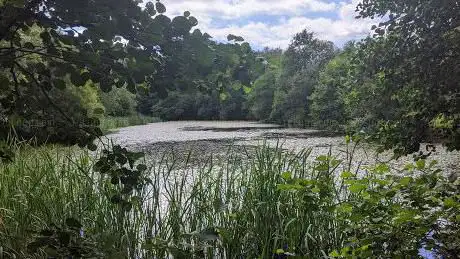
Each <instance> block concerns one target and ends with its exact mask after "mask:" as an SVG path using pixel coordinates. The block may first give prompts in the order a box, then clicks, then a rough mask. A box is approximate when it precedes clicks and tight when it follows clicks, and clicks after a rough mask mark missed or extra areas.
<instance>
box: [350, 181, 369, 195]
mask: <svg viewBox="0 0 460 259" xmlns="http://www.w3.org/2000/svg"><path fill="white" fill-rule="evenodd" d="M348 189H349V190H350V191H351V192H352V193H360V192H361V191H364V190H366V189H367V186H366V185H364V184H360V183H355V184H352V185H351V186H350V187H348Z"/></svg>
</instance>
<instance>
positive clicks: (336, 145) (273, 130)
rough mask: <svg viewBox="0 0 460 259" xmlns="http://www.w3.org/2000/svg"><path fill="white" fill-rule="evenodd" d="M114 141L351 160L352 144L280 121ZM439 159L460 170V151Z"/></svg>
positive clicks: (157, 129) (180, 150) (366, 149)
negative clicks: (263, 149)
mask: <svg viewBox="0 0 460 259" xmlns="http://www.w3.org/2000/svg"><path fill="white" fill-rule="evenodd" d="M108 137H109V138H111V139H112V140H113V141H114V143H116V144H120V145H122V146H126V147H128V148H129V149H132V150H136V151H144V152H146V153H147V154H148V155H150V156H151V157H158V156H160V155H161V154H164V153H172V154H175V155H178V156H180V155H182V154H183V155H184V156H185V155H186V154H188V153H189V152H192V153H193V154H195V155H196V156H197V157H198V158H204V157H205V156H209V155H213V156H219V155H225V154H226V153H227V152H228V150H229V148H230V147H231V148H232V149H233V150H235V148H236V149H238V150H245V151H247V149H250V148H251V147H254V146H257V145H261V144H264V143H266V144H267V145H270V146H273V147H276V146H281V147H282V148H283V149H285V150H288V151H293V152H298V151H301V150H303V149H306V148H311V149H312V154H311V156H310V157H312V158H315V157H316V156H318V155H325V154H328V152H329V151H331V152H332V154H333V155H334V156H337V157H339V158H341V159H346V157H347V152H346V149H347V147H346V145H345V140H344V137H343V136H337V135H334V134H330V133H327V132H324V131H318V130H314V129H296V128H283V127H281V126H279V125H275V124H264V123H258V122H249V121H173V122H160V123H152V124H148V125H142V126H134V127H127V128H121V129H119V130H118V131H117V132H115V133H113V134H111V135H109V136H108ZM390 158H391V152H386V153H384V154H376V153H375V152H374V149H373V148H372V147H370V146H368V145H361V146H359V148H358V149H356V150H355V151H354V158H353V160H354V163H358V164H360V165H366V164H373V163H376V162H382V161H388V160H389V159H390ZM433 159H435V160H438V161H439V162H440V164H441V165H442V166H443V168H445V169H446V172H447V173H449V172H451V171H453V170H457V169H458V161H460V153H459V152H447V151H446V150H445V148H443V147H441V146H437V150H436V152H435V153H434V154H433V155H432V156H431V157H430V160H433ZM411 161H412V157H410V156H408V157H405V158H401V159H399V160H398V161H393V162H392V163H393V164H395V166H397V165H400V164H404V163H407V162H411Z"/></svg>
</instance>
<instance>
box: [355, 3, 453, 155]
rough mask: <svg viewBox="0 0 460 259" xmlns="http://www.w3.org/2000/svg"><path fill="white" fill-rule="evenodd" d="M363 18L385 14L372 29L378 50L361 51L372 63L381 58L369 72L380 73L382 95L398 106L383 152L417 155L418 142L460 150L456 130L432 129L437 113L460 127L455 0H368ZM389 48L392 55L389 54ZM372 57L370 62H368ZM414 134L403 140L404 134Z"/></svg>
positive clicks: (363, 5)
mask: <svg viewBox="0 0 460 259" xmlns="http://www.w3.org/2000/svg"><path fill="white" fill-rule="evenodd" d="M357 10H358V11H359V14H360V16H361V17H363V18H366V17H383V16H388V19H387V21H385V22H383V23H381V24H379V25H378V26H375V27H374V29H375V31H376V33H377V35H378V36H377V38H379V39H378V40H376V41H377V42H381V43H382V46H381V47H379V49H380V50H379V51H378V52H377V51H374V50H378V49H376V48H375V47H373V46H372V45H370V46H371V48H370V49H365V50H364V51H366V52H367V55H369V59H368V60H372V59H374V58H375V56H377V55H376V54H377V53H379V54H383V55H381V57H380V58H379V59H381V62H379V63H378V67H374V66H371V67H370V69H369V70H366V71H369V72H370V73H374V74H377V73H383V76H384V81H385V82H386V84H385V86H384V89H385V90H384V93H385V95H386V96H391V98H392V99H393V100H394V101H395V102H396V104H397V105H395V106H394V107H395V108H396V115H395V117H394V118H391V120H390V124H391V126H390V127H392V128H394V129H395V131H394V132H388V130H387V127H382V129H381V135H391V137H389V138H386V139H383V140H382V142H383V144H384V145H385V147H386V148H390V147H392V146H394V145H397V146H398V149H399V153H410V152H414V151H417V150H418V148H419V143H422V142H426V141H430V140H432V139H438V140H441V141H442V142H443V143H444V144H446V145H447V146H448V147H449V148H450V149H458V148H459V143H460V142H459V141H458V139H459V137H458V136H459V134H460V133H459V131H458V129H459V127H458V126H457V127H455V129H450V130H447V131H436V130H433V129H432V128H431V127H430V122H431V121H432V120H433V119H435V118H436V117H437V116H438V115H440V114H442V115H444V116H447V117H450V118H452V119H453V120H454V125H458V122H459V121H458V114H459V112H460V111H459V109H458V107H459V106H458V96H459V95H458V91H459V89H460V88H459V87H458V82H459V80H458V77H457V76H456V75H458V74H459V71H458V69H459V67H458V65H457V64H458V57H459V55H460V45H459V42H460V41H459V40H458V39H459V37H460V31H459V30H458V27H459V26H460V20H459V17H458V15H457V14H458V12H459V10H460V7H459V6H458V4H457V3H456V2H455V1H429V2H426V3H425V2H423V3H422V2H417V1H403V2H401V1H391V0H390V1H382V0H367V1H363V3H361V4H359V5H358V8H357ZM390 49H391V51H390ZM371 57H372V58H371ZM408 135H410V136H412V137H410V138H407V137H406V136H408Z"/></svg>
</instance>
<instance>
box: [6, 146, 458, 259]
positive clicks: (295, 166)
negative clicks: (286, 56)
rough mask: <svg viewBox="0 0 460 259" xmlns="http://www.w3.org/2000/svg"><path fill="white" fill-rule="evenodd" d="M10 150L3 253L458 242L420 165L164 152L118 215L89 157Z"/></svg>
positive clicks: (287, 250) (335, 253)
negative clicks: (193, 159) (196, 157)
mask: <svg viewBox="0 0 460 259" xmlns="http://www.w3.org/2000/svg"><path fill="white" fill-rule="evenodd" d="M16 153H17V158H16V160H15V161H14V162H12V163H10V164H2V165H1V166H0V184H1V192H0V247H1V250H0V251H3V254H6V255H7V257H9V256H10V257H12V256H13V255H15V256H16V257H19V258H22V257H28V258H34V257H35V258H43V257H44V256H45V255H48V256H55V255H56V253H57V252H59V251H61V252H62V253H60V254H65V255H72V251H71V250H72V249H76V248H78V249H79V250H78V251H79V252H80V253H82V254H84V255H86V256H88V257H89V256H99V257H106V258H168V257H173V258H184V257H191V258H271V257H279V258H284V257H287V256H292V255H296V256H303V257H308V258H327V257H343V258H350V257H356V258H369V257H378V256H388V257H392V256H403V255H404V256H405V255H411V256H417V255H418V250H419V248H420V247H421V246H422V244H425V246H426V247H427V248H432V249H435V250H436V251H437V252H438V253H442V254H443V255H452V254H455V253H456V252H457V251H458V250H456V249H458V247H459V246H458V245H459V244H460V241H459V240H458V238H457V239H456V238H455V237H458V236H459V235H458V233H460V232H459V227H458V220H460V218H458V216H457V215H458V212H459V203H458V201H459V192H458V181H448V180H447V179H444V178H443V176H442V174H441V171H440V170H438V169H436V163H435V162H429V161H427V160H418V161H417V162H416V163H413V164H410V165H408V166H406V167H405V168H404V169H402V170H401V171H400V172H398V173H396V172H395V171H393V170H391V169H390V167H389V166H387V165H386V164H377V165H375V166H368V167H361V168H358V169H357V170H356V171H351V170H350V166H349V165H350V164H351V163H350V162H349V161H340V160H338V159H336V158H334V156H333V155H332V154H330V153H329V154H326V155H323V156H319V157H316V158H311V157H310V154H311V150H309V149H306V150H304V151H302V152H299V153H291V152H287V151H285V150H283V149H282V148H281V147H275V148H271V147H268V146H266V145H261V146H259V147H257V148H256V150H255V151H254V152H248V153H244V152H238V153H235V152H229V154H228V155H227V156H226V157H225V158H223V159H222V158H219V159H216V158H213V157H212V156H210V157H209V159H205V160H204V162H202V163H200V164H198V165H197V164H195V163H190V160H189V159H183V158H180V159H178V158H177V157H174V154H164V156H163V157H162V158H161V159H151V160H149V159H146V160H145V161H144V162H143V163H145V164H146V165H148V167H147V169H146V170H142V171H145V173H146V176H148V177H149V178H150V180H149V181H147V182H148V184H146V185H144V186H142V187H141V188H136V189H134V190H132V191H130V192H129V193H126V194H124V195H129V197H130V201H133V202H132V206H130V207H129V209H126V208H125V207H123V206H121V205H120V203H114V202H113V197H114V196H113V194H114V191H116V190H117V187H116V186H115V187H114V184H113V183H114V178H113V177H109V176H108V175H107V174H104V173H102V174H99V173H94V171H93V168H94V163H95V161H96V159H95V157H97V156H98V155H97V154H96V155H95V154H90V153H88V152H86V151H84V150H79V149H71V148H63V147H58V146H48V147H42V148H38V149H31V148H28V147H18V149H17V150H16ZM243 153H244V154H243ZM107 154H108V156H110V155H111V153H106V155H107ZM348 157H351V156H348ZM142 168H143V166H142ZM117 170H118V169H117ZM117 170H115V171H114V172H118V171H117ZM99 171H101V170H99ZM102 171H103V170H102ZM122 171H123V170H122ZM125 171H126V170H125ZM126 172H128V173H129V172H131V171H126ZM132 172H134V171H132ZM456 188H457V189H456ZM440 219H443V221H440ZM429 232H430V233H431V235H430V236H431V239H429V238H427V233H429ZM62 236H64V237H65V238H62ZM67 237H68V238H67ZM45 241H46V242H48V243H46V242H45ZM37 242H38V243H37ZM40 242H42V243H40ZM43 243H45V244H46V245H43ZM37 247H38V249H35V250H34V249H33V248H37ZM56 251H57V252H56Z"/></svg>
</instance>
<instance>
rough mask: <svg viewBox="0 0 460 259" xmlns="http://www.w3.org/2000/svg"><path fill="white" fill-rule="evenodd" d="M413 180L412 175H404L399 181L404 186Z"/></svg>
mask: <svg viewBox="0 0 460 259" xmlns="http://www.w3.org/2000/svg"><path fill="white" fill-rule="evenodd" d="M412 180H413V179H412V177H404V178H402V179H401V180H400V181H399V184H401V185H402V186H407V185H409V184H410V183H411V182H412Z"/></svg>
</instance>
